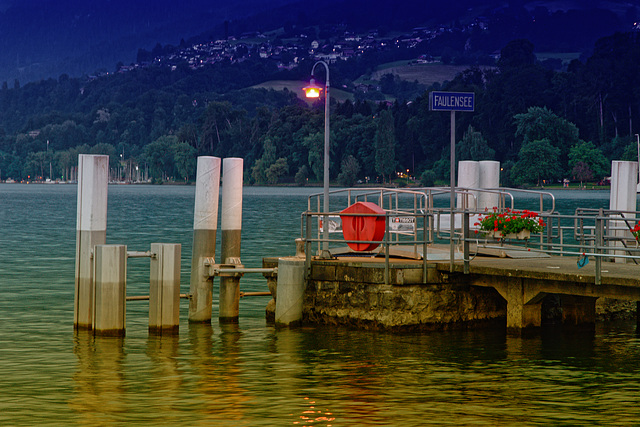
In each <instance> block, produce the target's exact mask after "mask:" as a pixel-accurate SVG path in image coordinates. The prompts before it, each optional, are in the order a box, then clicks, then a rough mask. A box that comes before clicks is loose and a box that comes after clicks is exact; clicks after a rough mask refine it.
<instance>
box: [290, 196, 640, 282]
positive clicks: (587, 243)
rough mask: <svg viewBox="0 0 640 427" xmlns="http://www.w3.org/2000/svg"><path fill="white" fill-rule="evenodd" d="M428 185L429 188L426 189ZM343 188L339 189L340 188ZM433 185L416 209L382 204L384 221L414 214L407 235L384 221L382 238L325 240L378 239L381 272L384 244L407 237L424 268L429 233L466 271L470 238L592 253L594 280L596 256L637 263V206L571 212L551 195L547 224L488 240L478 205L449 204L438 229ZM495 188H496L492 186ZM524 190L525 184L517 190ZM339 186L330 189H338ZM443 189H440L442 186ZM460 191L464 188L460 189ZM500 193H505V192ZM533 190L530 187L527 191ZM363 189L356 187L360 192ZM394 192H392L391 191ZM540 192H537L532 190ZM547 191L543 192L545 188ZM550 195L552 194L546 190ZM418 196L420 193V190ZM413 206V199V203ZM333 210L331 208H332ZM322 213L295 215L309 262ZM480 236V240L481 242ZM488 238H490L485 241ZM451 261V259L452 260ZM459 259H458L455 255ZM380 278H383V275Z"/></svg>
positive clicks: (563, 252)
mask: <svg viewBox="0 0 640 427" xmlns="http://www.w3.org/2000/svg"><path fill="white" fill-rule="evenodd" d="M430 190H434V189H430ZM342 191H344V190H342ZM378 191H379V190H376V191H375V192H368V194H369V195H371V194H375V195H376V196H377V195H379V194H383V195H388V194H393V192H389V191H388V189H385V190H384V191H383V192H382V193H378ZM437 191H439V190H437V189H436V190H435V191H430V192H427V193H425V194H427V196H426V197H425V198H424V199H423V200H424V201H425V202H427V204H426V205H424V208H422V209H417V208H416V209H415V210H414V211H410V210H402V209H388V210H385V214H384V216H385V221H386V224H389V219H390V218H392V217H394V216H400V215H402V216H408V217H413V218H414V220H415V231H414V232H413V233H412V234H410V238H411V240H407V239H406V236H405V240H401V239H400V238H401V235H399V234H396V236H395V237H394V236H393V234H394V233H392V232H391V231H390V229H389V227H388V226H387V227H386V230H385V235H384V238H383V239H382V240H381V241H377V242H370V241H367V242H365V241H346V240H344V239H343V238H342V236H340V238H330V239H329V243H330V244H336V243H341V244H345V243H379V244H380V245H382V249H381V251H380V254H383V253H384V255H385V272H386V273H385V274H388V271H389V270H388V269H389V265H388V263H389V247H390V246H391V245H392V244H396V243H398V242H402V243H409V244H411V245H413V246H415V247H418V246H420V245H422V246H423V248H424V249H423V262H424V263H425V267H424V269H425V274H426V254H427V246H428V245H431V244H433V243H434V242H435V241H436V240H435V239H442V240H443V241H445V242H446V241H447V240H448V241H451V240H453V241H454V244H455V245H456V247H458V248H459V247H460V245H462V246H463V257H462V261H463V263H464V264H465V269H464V271H465V272H468V271H469V270H468V266H469V262H470V261H471V259H470V256H469V249H468V248H469V244H470V243H476V244H477V245H478V246H479V247H486V248H498V247H503V245H504V243H505V242H508V243H509V250H514V251H517V250H522V251H530V252H540V253H546V254H549V255H559V256H575V257H590V258H593V259H595V264H596V272H595V283H596V284H600V283H601V282H602V274H603V271H602V261H603V260H610V259H621V260H631V261H633V262H635V263H637V264H640V246H639V245H638V242H637V241H636V239H635V237H634V236H633V235H632V234H631V230H632V229H633V227H634V225H635V223H636V221H638V218H640V211H620V210H611V209H606V210H605V209H584V208H579V209H576V211H575V213H574V214H573V215H565V214H559V213H558V212H556V211H555V199H554V198H553V197H552V198H551V200H552V204H551V209H548V210H546V211H543V212H540V213H539V214H538V215H539V217H540V218H542V219H543V221H545V223H546V224H547V225H546V226H545V230H544V231H543V232H542V233H537V234H532V236H531V238H530V239H529V240H527V241H524V242H523V241H516V240H508V239H507V240H504V239H503V240H499V241H496V240H490V239H489V238H488V237H481V236H478V234H476V233H477V232H478V231H477V226H475V225H474V224H475V222H474V221H476V220H477V215H482V214H483V213H484V212H483V211H473V210H469V209H466V210H454V215H455V218H456V224H453V227H449V230H448V231H449V233H444V234H440V233H439V230H440V228H441V224H440V221H436V220H437V218H438V216H439V215H441V214H443V213H446V214H447V215H448V214H449V213H450V212H451V210H450V209H447V208H434V207H433V206H432V204H431V202H432V200H431V197H429V196H433V194H434V193H435V192H437ZM496 191H497V190H496ZM523 191H525V192H530V191H528V190H523ZM340 192H341V190H338V191H336V193H340ZM405 192H406V193H408V194H416V193H418V194H420V192H414V191H406V190H404V191H401V193H405ZM443 192H444V191H443ZM461 193H463V194H464V191H461ZM502 193H504V194H505V197H509V196H508V195H507V193H506V192H502ZM533 193H534V194H535V193H536V192H533ZM362 194H364V192H361V193H360V196H361V195H362ZM396 194H397V193H396ZM537 194H540V193H537ZM547 194H549V193H547ZM551 196H552V195H551ZM420 197H422V195H420ZM414 206H416V207H417V206H418V205H414ZM334 214H335V213H334ZM322 215H324V213H322V212H313V211H307V212H304V213H303V214H302V217H301V236H302V237H303V239H304V240H305V245H306V251H305V253H306V254H307V258H308V261H307V262H309V259H310V256H311V254H312V251H311V245H312V244H315V243H318V244H320V243H321V242H323V239H322V238H321V237H318V238H312V234H311V233H312V230H313V226H312V225H313V221H312V218H313V217H314V216H317V217H321V216H322ZM341 215H343V216H344V215H362V214H341ZM366 216H382V214H367V215H366ZM458 219H460V225H459V226H458ZM483 241H484V243H482V242H483ZM491 242H493V243H491ZM454 262H455V260H454ZM458 262H459V261H458ZM385 280H388V278H387V279H385Z"/></svg>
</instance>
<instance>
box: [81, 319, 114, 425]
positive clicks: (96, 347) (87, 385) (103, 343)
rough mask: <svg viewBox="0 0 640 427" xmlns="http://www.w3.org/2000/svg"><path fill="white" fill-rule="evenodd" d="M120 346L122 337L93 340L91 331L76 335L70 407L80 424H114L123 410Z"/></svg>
mask: <svg viewBox="0 0 640 427" xmlns="http://www.w3.org/2000/svg"><path fill="white" fill-rule="evenodd" d="M122 344H123V339H122V338H115V337H113V338H108V339H95V338H94V337H93V334H92V333H90V332H87V331H78V332H77V334H76V341H75V346H74V353H75V354H76V356H77V358H78V369H77V371H76V373H75V374H74V375H73V381H74V385H75V392H74V395H73V398H72V399H71V400H70V402H69V406H70V407H71V408H72V409H73V410H74V411H75V412H76V413H78V415H79V418H78V423H79V424H81V425H103V424H104V423H115V421H116V419H117V414H119V413H122V412H123V411H124V410H125V409H126V403H125V397H124V394H125V388H126V386H125V378H124V373H123V366H122V364H123V361H124V351H123V346H122Z"/></svg>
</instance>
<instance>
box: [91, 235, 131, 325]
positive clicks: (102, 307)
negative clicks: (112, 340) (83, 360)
mask: <svg viewBox="0 0 640 427" xmlns="http://www.w3.org/2000/svg"><path fill="white" fill-rule="evenodd" d="M94 264H95V293H96V295H95V301H96V303H95V309H96V311H95V322H94V327H93V330H94V333H95V335H102V336H124V335H125V327H126V319H125V317H126V310H125V304H126V297H127V293H126V290H127V285H126V283H127V247H126V246H124V245H97V246H96V247H95V257H94Z"/></svg>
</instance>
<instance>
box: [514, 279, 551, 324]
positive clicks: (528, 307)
mask: <svg viewBox="0 0 640 427" xmlns="http://www.w3.org/2000/svg"><path fill="white" fill-rule="evenodd" d="M519 282H520V283H512V284H510V286H509V287H508V288H507V291H506V292H507V298H506V300H507V330H509V331H511V332H516V333H520V332H521V330H522V329H525V328H530V327H539V326H541V325H542V295H538V297H537V298H535V299H531V298H529V297H528V296H527V295H526V294H525V290H526V289H525V286H524V285H523V284H522V282H521V281H519Z"/></svg>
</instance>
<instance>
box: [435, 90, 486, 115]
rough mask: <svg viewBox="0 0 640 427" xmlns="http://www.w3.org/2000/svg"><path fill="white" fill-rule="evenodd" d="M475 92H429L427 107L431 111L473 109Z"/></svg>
mask: <svg viewBox="0 0 640 427" xmlns="http://www.w3.org/2000/svg"><path fill="white" fill-rule="evenodd" d="M474 107H475V93H473V92H431V93H429V109H430V110H431V111H473V109H474Z"/></svg>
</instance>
